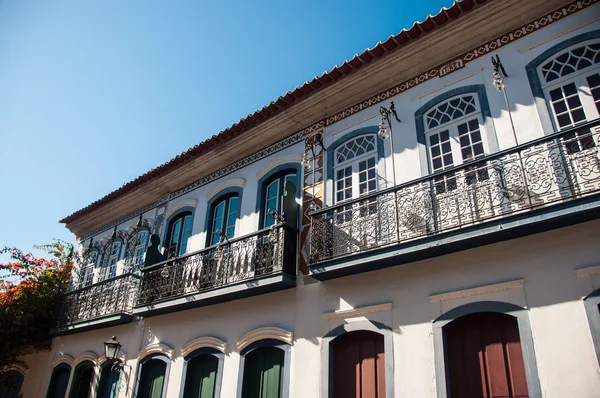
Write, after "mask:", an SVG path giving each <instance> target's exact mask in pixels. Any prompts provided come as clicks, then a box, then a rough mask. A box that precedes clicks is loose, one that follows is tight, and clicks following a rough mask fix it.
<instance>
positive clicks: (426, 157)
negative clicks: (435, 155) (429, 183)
mask: <svg viewBox="0 0 600 398" xmlns="http://www.w3.org/2000/svg"><path fill="white" fill-rule="evenodd" d="M469 94H471V95H473V97H474V98H475V101H476V104H477V105H478V111H477V115H478V118H479V124H480V131H481V138H482V141H483V142H484V148H485V150H486V152H485V153H486V154H492V153H495V152H498V150H499V147H498V139H497V137H496V129H495V127H494V121H493V118H492V113H491V111H490V105H489V101H488V98H487V94H486V91H485V86H484V85H483V84H474V85H468V86H462V87H457V88H454V89H451V90H448V91H446V92H444V93H442V94H440V95H438V96H436V97H435V98H433V99H431V100H429V101H427V102H426V103H425V104H424V105H423V106H421V107H420V108H419V109H418V110H417V111H416V112H415V124H416V127H417V145H418V148H419V159H420V164H421V176H426V175H429V174H431V173H433V167H432V160H431V156H430V150H429V141H428V135H430V134H432V133H433V132H434V131H438V130H437V129H439V128H442V126H436V127H435V129H436V130H433V129H428V128H427V123H426V119H425V117H426V114H427V113H428V112H430V111H431V110H433V109H434V108H435V107H437V106H439V105H441V104H442V103H444V102H447V101H450V100H452V99H453V98H456V97H460V96H464V95H469ZM472 115H475V113H472V114H469V115H465V116H464V118H466V119H468V118H469V116H472ZM459 120H460V119H456V120H454V121H453V122H452V123H457V121H459ZM452 123H448V124H449V125H450V124H452ZM439 131H441V130H439ZM455 147H456V146H455ZM458 151H459V153H458V155H460V146H458ZM454 153H455V152H454V151H453V154H454ZM457 160H462V156H459V157H458V158H457V157H456V156H454V165H459V164H462V161H460V162H457Z"/></svg>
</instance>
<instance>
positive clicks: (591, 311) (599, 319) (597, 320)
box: [583, 289, 600, 365]
mask: <svg viewBox="0 0 600 398" xmlns="http://www.w3.org/2000/svg"><path fill="white" fill-rule="evenodd" d="M583 304H584V307H585V313H586V315H587V319H588V323H589V325H590V333H591V334H592V341H593V343H594V349H595V351H596V358H597V360H598V365H600V308H599V306H600V289H596V290H594V291H593V292H592V293H590V294H589V295H588V296H586V297H585V298H584V299H583Z"/></svg>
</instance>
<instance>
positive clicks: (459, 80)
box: [410, 67, 485, 101]
mask: <svg viewBox="0 0 600 398" xmlns="http://www.w3.org/2000/svg"><path fill="white" fill-rule="evenodd" d="M484 69H485V68H483V67H481V68H477V69H475V70H473V71H471V72H469V73H465V74H464V75H462V76H461V77H459V78H457V79H454V80H451V81H448V82H446V83H445V84H442V85H441V86H437V87H434V88H432V89H431V90H427V91H423V92H422V93H419V94H416V95H413V96H412V97H410V100H411V101H416V100H419V99H421V98H424V97H427V96H428V95H431V94H433V93H435V92H437V91H440V90H443V89H445V88H446V87H450V86H453V85H455V84H456V83H458V82H461V81H463V80H466V79H468V78H470V77H471V76H475V75H477V74H479V73H481V72H482V71H483V70H484Z"/></svg>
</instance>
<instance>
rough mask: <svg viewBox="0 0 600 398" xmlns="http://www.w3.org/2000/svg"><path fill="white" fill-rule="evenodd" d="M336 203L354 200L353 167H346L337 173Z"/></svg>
mask: <svg viewBox="0 0 600 398" xmlns="http://www.w3.org/2000/svg"><path fill="white" fill-rule="evenodd" d="M336 174H337V181H336V189H337V192H336V195H335V196H336V201H338V202H339V201H342V200H347V199H350V198H352V166H346V167H344V168H343V169H341V170H338V171H337V173H336Z"/></svg>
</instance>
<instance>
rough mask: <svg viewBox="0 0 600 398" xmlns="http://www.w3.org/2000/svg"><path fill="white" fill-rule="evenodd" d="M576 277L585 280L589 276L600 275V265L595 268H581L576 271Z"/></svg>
mask: <svg viewBox="0 0 600 398" xmlns="http://www.w3.org/2000/svg"><path fill="white" fill-rule="evenodd" d="M573 272H575V276H577V277H578V278H585V277H588V276H594V275H600V265H595V266H593V267H586V268H579V269H576V270H575V271H573Z"/></svg>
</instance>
